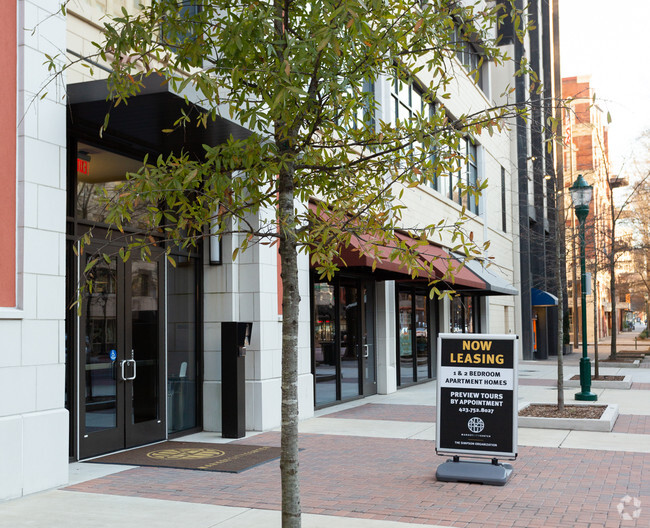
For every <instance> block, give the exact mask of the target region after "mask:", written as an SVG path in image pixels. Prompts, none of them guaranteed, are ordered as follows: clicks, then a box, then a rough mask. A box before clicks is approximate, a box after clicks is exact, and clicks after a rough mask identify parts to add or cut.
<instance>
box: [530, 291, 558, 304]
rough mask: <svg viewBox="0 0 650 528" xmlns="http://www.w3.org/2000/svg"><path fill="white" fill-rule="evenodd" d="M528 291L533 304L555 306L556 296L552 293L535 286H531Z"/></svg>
mask: <svg viewBox="0 0 650 528" xmlns="http://www.w3.org/2000/svg"><path fill="white" fill-rule="evenodd" d="M530 293H531V303H530V304H532V305H533V306H557V297H556V296H555V295H553V294H552V293H548V292H547V291H544V290H538V289H537V288H531V289H530Z"/></svg>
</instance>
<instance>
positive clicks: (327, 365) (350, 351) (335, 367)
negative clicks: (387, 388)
mask: <svg viewBox="0 0 650 528" xmlns="http://www.w3.org/2000/svg"><path fill="white" fill-rule="evenodd" d="M372 286H373V285H372V283H366V282H364V281H360V280H355V279H340V280H337V281H334V282H333V283H332V282H321V283H315V284H314V306H313V317H314V378H315V400H316V405H317V406H320V405H327V404H329V403H334V402H336V401H342V400H349V399H352V398H358V397H359V396H368V395H371V394H376V393H377V376H376V359H375V356H376V354H375V339H374V335H375V326H374V295H373V293H374V290H373V289H372Z"/></svg>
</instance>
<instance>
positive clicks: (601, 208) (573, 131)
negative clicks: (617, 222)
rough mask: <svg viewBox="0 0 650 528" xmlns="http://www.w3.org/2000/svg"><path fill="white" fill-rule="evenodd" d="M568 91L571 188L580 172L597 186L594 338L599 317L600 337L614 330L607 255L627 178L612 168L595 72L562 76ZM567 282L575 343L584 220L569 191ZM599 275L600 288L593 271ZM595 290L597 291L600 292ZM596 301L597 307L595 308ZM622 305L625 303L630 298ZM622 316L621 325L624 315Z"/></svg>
mask: <svg viewBox="0 0 650 528" xmlns="http://www.w3.org/2000/svg"><path fill="white" fill-rule="evenodd" d="M562 97H563V99H565V100H568V102H569V103H568V109H567V111H566V112H565V120H564V126H565V143H566V147H565V151H564V174H565V188H568V187H569V186H571V185H572V183H573V182H574V181H575V179H576V178H577V177H578V175H579V174H582V175H583V176H584V178H585V179H586V180H587V182H588V183H589V184H590V185H592V186H593V188H594V191H593V198H592V202H591V206H590V211H589V216H588V217H587V220H586V233H585V243H586V257H587V263H586V265H587V273H590V274H591V281H592V283H591V284H590V287H589V288H588V290H587V291H588V292H589V291H590V290H591V294H590V295H588V296H587V339H588V340H589V341H590V342H593V340H594V317H595V318H596V320H597V328H598V330H597V333H598V338H601V337H604V336H607V335H609V334H610V333H611V326H612V315H611V312H612V299H611V294H610V293H611V292H610V278H611V277H610V273H609V270H608V269H607V267H606V257H607V255H608V254H609V252H611V249H612V240H611V228H612V220H611V213H610V204H611V196H612V189H613V188H615V187H617V186H620V185H621V184H622V183H623V182H622V181H621V180H620V179H618V178H616V177H613V176H612V175H611V174H610V171H609V152H608V136H607V123H606V115H605V112H604V111H603V110H602V109H601V108H600V107H599V106H598V105H597V104H595V103H594V98H593V97H594V90H593V87H592V86H591V83H590V77H589V76H584V77H565V78H563V79H562ZM566 199H567V207H568V214H567V215H566V222H567V283H568V295H569V299H568V301H569V312H570V313H571V315H572V321H573V323H576V324H573V325H572V339H573V342H574V346H577V345H576V343H578V342H580V341H581V337H579V336H581V335H582V333H581V332H582V329H581V328H580V326H581V324H582V323H581V318H580V317H576V315H579V314H580V262H579V241H578V234H577V233H578V221H577V219H576V217H575V215H574V214H573V208H572V207H571V200H570V197H569V196H568V192H567V196H566ZM594 274H595V277H596V284H595V288H594V284H593V277H594ZM594 294H595V295H594ZM594 302H595V303H596V308H595V310H594ZM618 309H619V310H622V309H625V305H624V303H621V304H619V306H618ZM620 315H621V314H620V313H619V317H618V318H617V320H618V326H619V329H620V328H621V321H622V319H623V318H622V317H621V316H620Z"/></svg>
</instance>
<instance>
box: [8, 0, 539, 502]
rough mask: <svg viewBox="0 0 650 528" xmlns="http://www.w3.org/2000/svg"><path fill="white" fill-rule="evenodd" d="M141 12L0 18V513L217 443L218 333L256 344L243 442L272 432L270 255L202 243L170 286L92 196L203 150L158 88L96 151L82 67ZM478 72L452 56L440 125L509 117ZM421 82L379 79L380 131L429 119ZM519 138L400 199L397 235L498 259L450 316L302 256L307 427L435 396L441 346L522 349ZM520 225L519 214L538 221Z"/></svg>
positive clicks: (93, 69) (94, 4) (86, 1)
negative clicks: (151, 454) (110, 18)
mask: <svg viewBox="0 0 650 528" xmlns="http://www.w3.org/2000/svg"><path fill="white" fill-rule="evenodd" d="M136 3H137V2H136V1H135V0H102V1H97V0H76V1H75V2H71V3H69V4H68V6H67V10H66V14H65V16H64V15H63V14H62V13H61V12H60V11H54V10H53V9H54V7H53V5H54V3H52V2H45V1H44V0H43V1H41V0H20V1H19V2H17V3H16V5H12V6H9V5H4V7H2V8H0V9H2V10H3V14H4V15H5V16H4V17H2V20H3V21H4V22H3V24H5V26H6V27H5V28H4V29H5V31H3V32H2V34H1V38H2V39H4V42H3V44H5V45H4V46H2V48H0V49H2V53H3V61H5V62H6V64H7V68H6V71H15V79H14V80H11V78H8V79H7V82H5V83H3V86H2V89H3V90H7V93H6V94H5V95H6V97H4V98H3V103H2V104H3V105H4V106H5V108H4V110H5V114H6V115H12V116H15V120H16V129H15V133H13V132H12V131H11V130H10V129H7V130H6V131H5V135H6V137H5V138H4V139H5V141H3V142H2V145H3V147H2V148H5V149H6V151H7V152H6V159H12V160H15V166H14V164H7V165H6V167H5V170H3V171H2V173H1V175H0V178H2V183H3V184H4V185H3V189H5V190H3V193H2V196H0V199H1V200H3V207H2V208H0V209H1V210H2V214H3V215H4V216H3V222H1V223H0V239H1V240H2V241H3V242H4V247H6V248H8V251H9V253H10V254H11V255H12V259H9V260H10V261H12V262H13V266H12V265H8V266H6V267H5V266H3V268H2V270H1V274H0V302H1V304H2V307H1V308H0V335H2V336H3V338H4V340H5V343H6V345H7V347H6V351H5V353H4V354H3V355H2V356H1V358H2V359H0V381H1V383H0V387H1V388H0V391H2V392H1V394H2V398H0V436H1V437H2V438H3V442H4V443H3V446H4V447H5V449H6V453H7V454H8V456H6V457H3V459H2V460H1V461H0V476H1V477H2V478H0V499H8V498H14V497H19V496H21V495H25V494H28V493H32V492H35V491H38V490H42V489H47V488H51V487H55V486H58V485H61V484H64V483H66V482H67V478H68V467H67V466H68V463H69V461H70V460H81V459H85V458H88V457H92V456H95V455H98V454H101V453H107V452H111V451H116V450H120V449H124V448H128V447H132V446H136V445H142V444H145V443H150V442H155V441H158V440H163V439H165V438H174V437H178V436H180V435H185V434H188V433H192V432H196V431H212V432H215V434H219V433H220V431H221V427H222V423H221V418H222V414H223V413H222V410H223V402H222V391H221V380H222V379H223V378H224V376H227V375H229V373H226V372H222V362H221V353H222V335H221V330H222V323H224V322H232V321H235V322H244V321H245V322H252V324H253V327H252V328H253V331H252V334H251V340H250V345H249V346H248V352H247V355H246V358H245V371H246V378H245V396H246V408H245V421H246V423H245V426H246V429H247V430H251V431H264V430H269V429H271V428H275V427H278V426H279V425H280V379H281V321H282V311H281V304H280V302H279V299H280V295H281V290H280V281H279V271H278V270H279V268H278V254H277V250H276V249H275V247H272V246H264V245H254V246H252V247H251V248H249V249H248V250H247V251H245V252H243V253H240V254H239V255H238V256H237V258H235V259H234V260H233V259H231V258H230V256H231V255H232V254H233V250H234V249H235V248H236V247H238V246H239V243H240V240H238V238H237V236H236V235H232V236H230V235H229V236H224V237H223V238H222V239H221V240H217V239H215V238H212V239H210V240H209V241H206V243H205V244H204V245H203V246H202V247H201V249H200V250H199V251H196V252H191V251H188V252H181V251H177V252H175V254H174V255H173V256H174V259H175V261H176V263H177V265H176V266H175V267H173V266H170V265H169V264H168V262H167V261H166V260H165V259H164V258H163V255H162V252H159V253H157V250H156V249H155V248H154V249H153V250H152V251H153V253H152V258H151V260H150V261H148V262H144V261H140V260H139V259H136V258H133V257H132V258H131V259H129V260H128V261H123V260H122V259H120V258H118V254H119V250H120V248H121V247H123V244H124V243H123V240H121V239H120V237H119V236H116V235H115V234H114V233H109V232H108V230H107V224H106V213H105V211H104V210H103V209H102V207H101V205H100V203H99V202H98V201H97V200H96V191H97V190H98V189H101V190H103V191H105V192H107V193H111V192H113V188H114V186H115V184H116V183H117V182H119V181H122V180H123V179H124V178H125V174H126V173H127V172H129V171H133V170H137V168H138V166H139V165H140V164H141V163H142V159H143V158H144V156H145V155H149V156H156V155H159V154H166V153H168V152H170V151H172V150H174V149H175V148H178V147H179V146H182V147H183V148H185V149H187V150H189V151H192V149H200V148H201V144H202V143H203V142H205V141H206V136H205V135H196V136H194V135H192V134H191V133H188V134H185V135H181V136H174V135H173V134H163V133H162V130H163V129H164V128H167V127H169V125H170V124H171V123H173V119H176V117H177V116H178V112H179V111H180V109H182V108H184V105H185V104H186V102H185V99H184V98H183V97H182V96H181V95H179V94H176V93H173V92H172V91H170V90H169V88H168V87H166V86H161V85H160V83H151V84H150V85H147V86H146V88H145V90H144V91H143V93H142V94H141V95H139V96H137V97H134V98H133V100H131V101H130V102H129V105H128V106H122V107H121V108H118V109H114V111H112V113H111V119H110V126H109V127H108V128H107V130H106V131H105V132H104V133H103V134H102V135H101V136H100V134H99V132H98V131H99V128H100V126H101V124H102V123H103V121H104V117H105V115H106V111H107V109H108V107H109V104H110V103H108V102H107V101H106V94H107V92H106V83H105V81H104V79H105V78H106V74H107V71H106V66H105V65H103V64H101V62H99V61H98V60H96V59H94V58H92V57H91V55H92V52H93V49H94V48H93V45H92V42H93V41H100V40H101V27H102V26H101V23H102V21H101V20H102V18H103V17H104V16H105V14H106V13H108V14H115V13H119V10H120V9H121V8H122V7H126V8H127V9H135V8H136V5H135V4H136ZM540 9H541V8H540ZM510 45H512V46H515V47H516V44H514V43H513V44H510ZM61 50H67V52H66V53H67V61H68V62H67V63H66V64H68V67H67V69H66V70H65V74H64V75H58V76H55V75H53V74H52V73H51V72H50V71H48V65H47V57H48V56H49V57H54V60H55V61H61V62H62V63H63V60H64V58H63V57H61V56H60V55H59V54H60V52H61ZM468 57H469V60H468ZM471 57H472V55H471V53H470V54H467V53H465V54H464V53H463V52H462V51H459V54H458V56H457V58H455V59H454V61H453V67H454V68H455V71H456V76H455V81H454V82H455V85H454V86H453V87H452V88H451V90H450V91H451V93H452V94H453V96H452V98H451V99H449V100H448V101H446V102H445V106H446V108H447V111H448V112H449V115H450V116H452V117H453V116H460V115H462V114H463V113H465V112H466V111H467V110H468V109H470V108H471V109H478V108H485V107H490V106H493V105H494V104H498V103H500V102H504V100H503V99H501V98H500V94H501V93H503V92H504V89H505V87H506V85H507V84H508V83H510V82H511V81H512V78H513V74H514V70H513V68H511V67H499V68H497V67H496V66H495V65H494V64H488V63H485V64H484V65H483V66H482V71H481V76H480V77H479V79H478V80H477V79H476V78H474V76H470V75H469V70H470V69H472V68H473V66H472V64H470V62H471ZM540 60H541V59H540ZM508 68H510V69H508ZM421 75H422V76H421V77H413V78H412V79H410V80H408V81H396V80H394V79H391V78H383V79H380V81H379V82H377V83H376V85H375V87H374V95H375V97H376V99H377V100H378V101H379V103H380V105H379V110H378V115H377V116H376V119H377V120H383V121H386V122H390V121H391V120H397V119H404V117H405V116H407V115H408V112H409V111H410V110H412V109H413V108H417V107H420V108H422V105H425V104H435V102H431V103H427V102H425V101H424V100H423V99H422V96H421V92H422V87H423V86H426V84H427V83H428V82H429V80H430V79H428V78H427V77H426V75H427V73H422V74H421ZM12 101H16V105H15V106H12V104H11V102H12ZM170 120H172V121H171V122H170ZM519 132H520V131H519V129H513V130H512V131H510V130H507V129H506V130H503V131H502V132H498V133H494V134H487V133H485V134H481V135H480V136H478V137H467V138H465V139H464V141H463V142H462V145H461V147H462V148H463V149H464V151H465V152H464V154H466V155H467V158H466V159H467V161H466V162H464V163H463V166H459V168H458V171H457V172H456V173H454V174H450V175H442V176H441V177H440V178H438V179H437V181H436V183H435V185H430V186H419V187H414V188H409V189H405V192H404V195H403V198H402V199H403V204H404V205H405V206H406V209H405V214H404V219H403V221H404V225H405V226H418V225H421V226H423V225H427V224H430V223H432V222H433V221H435V220H438V219H443V218H449V219H455V218H457V217H458V215H459V214H460V212H461V210H462V209H463V208H465V209H466V210H467V215H468V216H469V220H468V224H467V229H468V230H471V231H472V232H473V233H474V237H475V241H476V242H477V243H478V244H481V243H482V242H484V241H490V243H491V247H490V252H489V254H485V255H484V256H485V257H486V258H487V257H493V258H492V259H491V260H492V262H493V266H491V267H489V268H484V267H482V266H481V265H480V264H478V262H470V263H468V264H467V265H466V266H465V267H464V268H463V269H462V270H459V271H458V273H457V274H456V277H455V283H454V284H453V289H454V292H455V293H454V295H452V296H451V299H448V298H446V299H437V298H433V299H432V298H431V297H430V295H429V289H428V286H427V283H426V282H423V281H418V280H413V279H412V278H411V277H410V276H409V275H407V274H405V273H403V272H400V270H399V269H397V270H396V269H394V267H391V263H383V264H380V265H378V266H377V268H376V269H373V266H372V263H370V262H367V261H365V260H364V259H363V258H361V257H359V256H358V255H357V256H356V259H355V258H352V257H351V258H350V259H349V261H348V267H347V268H345V269H342V270H341V272H340V273H338V274H337V275H336V276H335V277H334V278H333V279H332V280H328V281H324V280H321V279H319V278H318V276H317V274H316V273H315V271H314V270H313V269H311V267H310V263H309V258H308V256H306V255H301V257H300V260H299V266H300V296H301V299H302V300H301V306H300V314H301V315H300V317H301V319H300V330H299V402H300V416H301V418H307V417H309V416H312V415H313V413H314V410H315V409H318V408H322V407H325V406H328V405H333V404H337V403H340V402H343V401H348V400H351V399H357V398H363V397H366V396H369V395H372V394H376V393H382V394H386V393H390V392H394V391H396V390H398V389H399V388H401V387H405V386H409V385H412V384H414V383H421V382H427V381H431V380H434V379H435V378H436V337H437V335H438V334H439V333H441V332H477V333H496V334H499V333H514V334H521V335H527V334H526V330H525V328H527V326H526V325H528V323H530V322H531V321H532V318H530V317H529V318H528V319H526V320H525V321H524V324H523V325H522V322H521V316H520V312H521V307H520V303H521V302H523V301H521V299H524V298H525V296H522V297H520V296H519V295H518V292H519V291H520V290H522V288H530V279H529V278H528V279H526V281H527V282H525V281H523V279H521V278H520V273H521V270H522V261H521V260H520V255H519V243H520V240H523V239H524V238H525V237H526V236H527V235H524V234H522V232H520V225H519V224H520V217H521V212H520V205H521V203H520V199H519V197H520V196H521V191H520V186H521V181H522V177H523V176H522V174H523V173H522V167H521V163H520V162H521V159H522V158H521V156H522V152H523V151H522V148H523V147H522V146H521V145H520V144H519ZM245 133H246V130H244V129H243V128H242V127H241V126H240V125H239V124H237V123H234V122H231V121H229V120H227V119H224V118H220V119H218V120H217V121H216V122H215V123H214V124H213V125H211V128H209V130H207V131H206V132H204V134H207V135H208V137H207V140H209V141H215V142H220V141H225V140H226V139H227V138H228V137H229V136H231V135H232V136H234V137H238V136H239V135H242V134H245ZM197 134H198V133H197ZM531 141H532V140H531ZM538 143H539V141H537V143H535V144H536V145H537V144H538ZM531 144H532V143H531ZM524 150H526V152H529V151H530V147H526V149H524ZM535 152H536V151H535ZM540 156H541V157H542V158H543V157H544V156H543V155H542V154H540ZM549 163H552V161H551V162H549ZM525 165H526V166H527V167H529V166H530V161H529V160H526V162H525ZM539 170H541V169H537V172H539ZM537 172H535V174H537ZM542 172H543V171H542ZM458 180H460V181H462V182H466V183H468V184H472V185H473V184H477V183H480V182H485V181H487V188H486V190H485V191H484V192H483V194H482V196H481V197H480V198H479V199H478V201H477V200H472V199H469V198H467V197H463V196H461V195H460V193H458V192H457V190H456V188H455V183H457V181H458ZM525 181H526V182H528V181H529V180H528V173H526V180H525ZM527 185H528V184H527ZM531 185H532V184H531ZM524 195H525V196H526V199H528V196H529V194H528V193H525V194H524ZM535 203H536V202H535ZM304 205H305V206H308V204H304ZM528 205H529V204H528V202H526V208H525V210H526V211H530V210H532V209H529V208H528ZM531 205H532V202H531ZM527 214H528V213H527ZM539 218H540V219H541V217H539ZM260 220H261V219H260ZM540 221H541V220H540ZM542 224H544V223H543V222H542ZM544 225H546V224H544ZM89 229H92V230H93V237H94V238H93V242H92V244H91V245H90V246H88V247H87V248H86V249H85V251H84V252H83V253H80V252H79V251H78V243H77V241H78V240H79V237H81V236H83V235H84V234H85V233H87V232H88V230H89ZM161 245H162V240H161ZM450 247H451V241H445V240H443V241H442V243H441V244H438V245H436V244H431V245H430V246H429V248H427V252H428V254H430V256H431V259H434V258H436V257H442V258H443V259H455V258H458V257H457V256H455V255H453V253H452V252H451V250H450ZM107 249H108V250H110V251H108V253H110V254H113V255H114V258H109V259H108V260H102V261H101V262H100V263H99V264H98V265H96V266H95V268H94V269H93V271H92V279H93V288H92V291H90V290H88V289H86V290H82V291H81V294H80V293H79V286H80V285H81V284H83V281H84V280H86V279H85V277H84V271H85V270H86V268H87V265H88V264H89V262H90V261H92V260H93V259H94V258H95V257H96V256H97V255H98V254H99V253H101V252H107ZM531 260H532V259H531ZM529 265H530V262H529ZM451 287H452V286H450V288H451ZM526 302H527V303H530V300H528V301H526ZM531 317H532V316H531ZM529 319H530V320H529ZM528 326H530V325H528ZM526 350H528V349H526V348H525V347H524V356H525V357H527V356H529V355H530V351H526ZM5 439H6V440H5Z"/></svg>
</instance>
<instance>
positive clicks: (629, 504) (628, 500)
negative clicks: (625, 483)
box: [616, 495, 641, 521]
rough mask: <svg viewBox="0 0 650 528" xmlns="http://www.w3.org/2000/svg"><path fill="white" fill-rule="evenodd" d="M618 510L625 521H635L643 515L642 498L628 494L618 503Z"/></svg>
mask: <svg viewBox="0 0 650 528" xmlns="http://www.w3.org/2000/svg"><path fill="white" fill-rule="evenodd" d="M616 510H617V511H618V514H619V515H620V516H621V519H623V520H624V521H633V520H634V519H638V518H639V517H641V500H640V499H639V498H638V497H630V496H629V495H626V496H625V497H623V498H622V499H621V502H619V503H618V504H617V506H616Z"/></svg>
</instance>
